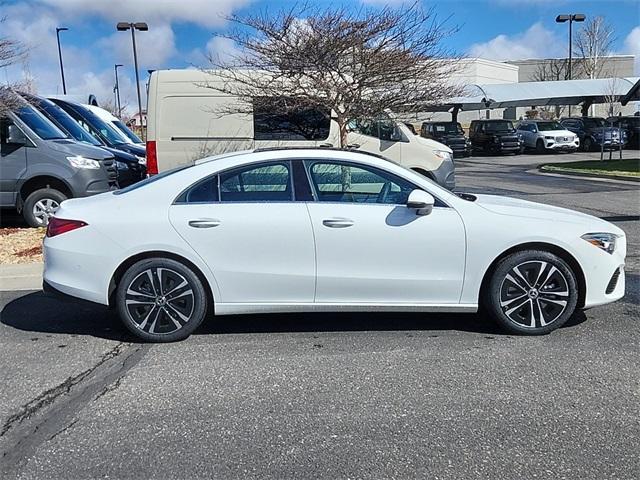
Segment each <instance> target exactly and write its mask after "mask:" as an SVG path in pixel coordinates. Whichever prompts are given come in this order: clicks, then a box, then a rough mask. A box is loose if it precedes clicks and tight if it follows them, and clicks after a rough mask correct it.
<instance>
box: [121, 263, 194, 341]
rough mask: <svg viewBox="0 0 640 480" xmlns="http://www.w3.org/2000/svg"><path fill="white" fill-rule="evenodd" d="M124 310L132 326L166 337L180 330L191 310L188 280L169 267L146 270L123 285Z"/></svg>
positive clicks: (191, 301)
mask: <svg viewBox="0 0 640 480" xmlns="http://www.w3.org/2000/svg"><path fill="white" fill-rule="evenodd" d="M125 307H126V310H127V313H128V314H129V317H130V318H131V320H132V321H133V322H134V324H135V325H136V327H137V328H138V329H140V330H142V331H144V332H147V333H151V334H156V335H168V334H170V333H173V332H176V331H177V330H180V329H181V328H182V327H184V326H185V325H186V324H187V323H188V322H189V320H191V316H192V315H193V312H194V309H195V296H194V293H193V288H192V287H191V285H190V284H189V282H188V280H187V279H186V278H185V277H184V276H183V275H181V274H180V273H178V272H176V271H175V270H171V269H169V268H161V267H157V268H155V267H154V268H149V269H147V270H145V271H143V272H142V273H140V274H138V275H137V276H136V277H135V278H134V279H133V280H132V281H131V282H130V283H129V285H128V286H127V292H126V294H125Z"/></svg>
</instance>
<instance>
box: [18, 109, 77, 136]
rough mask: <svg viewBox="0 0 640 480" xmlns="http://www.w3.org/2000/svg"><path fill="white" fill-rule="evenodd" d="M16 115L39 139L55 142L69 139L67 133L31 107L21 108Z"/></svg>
mask: <svg viewBox="0 0 640 480" xmlns="http://www.w3.org/2000/svg"><path fill="white" fill-rule="evenodd" d="M15 113H16V115H17V116H18V118H20V120H22V121H23V122H24V123H26V124H27V127H29V128H30V129H31V130H32V131H33V132H34V133H35V134H36V135H38V137H40V138H41V139H43V140H55V139H58V138H68V137H67V135H66V134H65V133H63V132H62V130H60V129H59V128H58V127H56V126H55V125H54V124H53V123H51V122H50V121H49V120H47V118H45V117H44V116H43V115H42V114H41V113H40V112H38V111H37V110H36V109H35V108H33V107H32V106H31V105H29V106H24V107H21V108H19V109H18V110H17V111H16V112H15Z"/></svg>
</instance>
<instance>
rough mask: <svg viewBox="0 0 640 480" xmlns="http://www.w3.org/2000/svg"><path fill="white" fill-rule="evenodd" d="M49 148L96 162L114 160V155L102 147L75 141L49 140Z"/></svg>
mask: <svg viewBox="0 0 640 480" xmlns="http://www.w3.org/2000/svg"><path fill="white" fill-rule="evenodd" d="M48 143H49V146H50V147H51V148H52V149H53V150H56V151H58V152H61V153H64V154H65V155H69V156H76V155H81V156H83V157H87V158H93V159H95V160H104V159H106V158H113V154H112V153H110V152H108V151H107V150H105V149H104V148H102V147H94V146H93V145H87V144H86V143H80V142H76V141H73V140H66V139H64V140H49V142H48Z"/></svg>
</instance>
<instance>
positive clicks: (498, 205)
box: [475, 195, 624, 235]
mask: <svg viewBox="0 0 640 480" xmlns="http://www.w3.org/2000/svg"><path fill="white" fill-rule="evenodd" d="M476 197H477V200H476V202H475V203H476V204H477V205H479V206H480V207H482V208H484V209H486V210H489V211H490V212H493V213H497V214H500V215H511V216H517V217H522V218H531V219H540V220H546V221H549V222H564V223H573V224H577V225H583V226H584V227H585V228H587V229H588V230H590V231H598V232H610V233H616V234H618V235H624V232H623V231H622V230H621V229H620V228H618V227H616V226H615V225H613V224H611V223H609V222H607V221H605V220H602V219H600V218H598V217H594V216H592V215H587V214H586V213H581V212H576V211H574V210H569V209H567V208H561V207H554V206H553V205H545V204H542V203H535V202H529V201H527V200H520V199H518V198H512V197H502V196H498V195H476Z"/></svg>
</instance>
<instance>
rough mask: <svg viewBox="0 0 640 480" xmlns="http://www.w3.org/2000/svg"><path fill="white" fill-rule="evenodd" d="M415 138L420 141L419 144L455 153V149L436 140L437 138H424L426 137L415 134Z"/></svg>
mask: <svg viewBox="0 0 640 480" xmlns="http://www.w3.org/2000/svg"><path fill="white" fill-rule="evenodd" d="M413 138H415V140H416V142H418V144H420V145H424V146H426V147H429V148H431V149H432V150H444V151H445V152H449V153H453V150H451V149H450V148H449V147H447V146H446V145H445V144H443V143H440V142H436V141H435V140H432V139H430V138H424V137H420V136H418V135H414V136H413Z"/></svg>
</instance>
